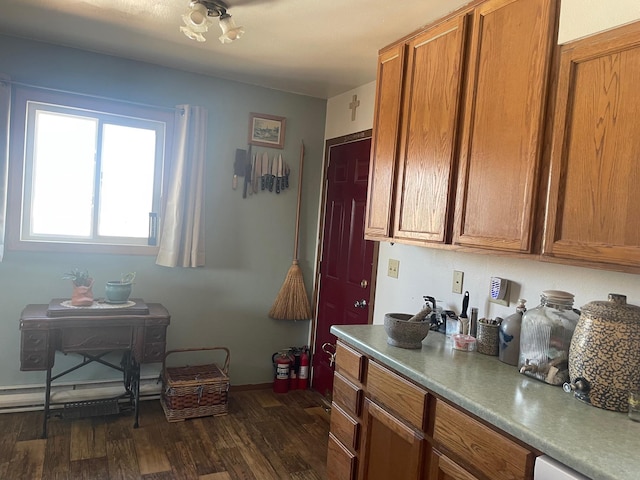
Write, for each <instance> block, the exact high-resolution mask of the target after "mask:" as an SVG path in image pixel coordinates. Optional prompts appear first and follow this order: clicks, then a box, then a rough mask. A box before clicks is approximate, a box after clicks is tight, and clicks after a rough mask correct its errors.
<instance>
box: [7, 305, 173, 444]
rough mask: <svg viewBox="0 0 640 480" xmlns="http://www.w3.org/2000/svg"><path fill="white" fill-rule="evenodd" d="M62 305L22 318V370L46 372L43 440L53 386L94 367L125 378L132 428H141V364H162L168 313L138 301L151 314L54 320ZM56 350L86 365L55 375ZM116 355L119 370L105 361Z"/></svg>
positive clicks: (34, 309)
mask: <svg viewBox="0 0 640 480" xmlns="http://www.w3.org/2000/svg"><path fill="white" fill-rule="evenodd" d="M58 300H59V299H55V300H52V303H51V304H49V305H45V304H33V305H27V306H26V307H25V309H24V310H23V311H22V315H21V317H20V330H21V336H22V339H21V344H20V370H24V371H33V370H37V371H41V370H46V372H47V380H46V391H45V403H44V421H43V425H42V438H46V437H47V421H48V419H49V416H50V397H51V382H53V381H54V380H56V379H58V378H60V377H62V376H64V375H66V374H68V373H71V372H72V371H75V370H77V369H78V368H81V367H84V366H85V365H88V364H89V363H93V362H97V363H100V364H102V365H105V366H107V367H109V368H113V369H116V370H119V371H121V372H122V373H123V382H124V387H125V391H126V393H125V396H128V397H129V400H130V402H131V404H132V406H133V409H134V412H135V421H134V425H133V426H134V428H137V427H138V412H139V398H140V364H142V363H154V362H162V360H163V358H164V353H165V344H166V330H167V326H168V325H169V321H170V318H171V317H170V315H169V312H167V310H166V309H165V308H164V307H163V306H162V305H160V304H159V303H149V304H144V303H143V302H142V300H140V299H138V300H136V299H133V300H136V302H137V303H136V307H138V306H139V305H142V306H145V305H146V307H147V308H148V313H147V310H146V309H144V310H143V311H141V310H140V309H138V308H133V309H129V310H125V309H123V310H122V311H117V310H116V309H114V310H105V311H104V313H102V312H100V313H98V314H96V313H94V312H90V314H87V313H85V312H82V311H80V310H73V309H69V314H66V313H65V312H64V311H63V312H60V311H57V310H56V311H55V313H54V314H55V316H51V315H52V311H51V309H50V307H51V305H56V304H59V302H58ZM56 302H58V303H56ZM56 350H57V351H59V352H63V353H76V354H79V355H81V356H82V361H81V362H80V363H79V364H77V365H76V366H74V367H72V368H69V369H67V370H65V371H64V372H60V373H57V374H56V375H52V370H53V366H54V363H55V352H56ZM112 351H123V356H122V361H121V363H120V365H115V364H112V363H110V362H108V361H107V360H105V359H103V357H104V356H105V355H107V354H108V353H110V352H112ZM116 402H117V399H116Z"/></svg>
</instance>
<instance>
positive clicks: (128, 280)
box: [120, 272, 136, 285]
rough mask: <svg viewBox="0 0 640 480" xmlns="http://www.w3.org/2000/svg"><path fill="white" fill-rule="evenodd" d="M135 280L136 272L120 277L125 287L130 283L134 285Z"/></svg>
mask: <svg viewBox="0 0 640 480" xmlns="http://www.w3.org/2000/svg"><path fill="white" fill-rule="evenodd" d="M135 279H136V272H129V273H123V274H122V275H121V276H120V283H121V284H123V285H128V284H130V283H133V281H134V280H135Z"/></svg>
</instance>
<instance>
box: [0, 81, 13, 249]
mask: <svg viewBox="0 0 640 480" xmlns="http://www.w3.org/2000/svg"><path fill="white" fill-rule="evenodd" d="M10 109H11V78H10V77H9V76H8V75H5V74H1V73H0V261H2V258H3V257H4V244H5V241H4V237H5V231H6V226H7V186H8V171H9V110H10Z"/></svg>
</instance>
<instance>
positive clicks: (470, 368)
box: [331, 325, 640, 480]
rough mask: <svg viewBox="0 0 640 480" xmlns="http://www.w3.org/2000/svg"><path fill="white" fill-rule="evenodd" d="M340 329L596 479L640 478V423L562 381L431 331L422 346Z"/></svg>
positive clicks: (337, 331) (370, 329) (347, 338)
mask: <svg viewBox="0 0 640 480" xmlns="http://www.w3.org/2000/svg"><path fill="white" fill-rule="evenodd" d="M331 333H333V334H334V335H336V336H337V337H338V338H339V339H341V340H343V341H344V342H345V343H348V344H350V345H352V346H354V347H355V348H357V349H358V350H360V351H361V352H363V353H366V354H367V355H369V356H371V357H372V358H374V359H376V360H378V361H380V362H381V363H383V364H385V365H387V366H388V367H390V368H391V369H393V370H395V371H397V372H399V373H401V374H403V375H405V376H406V377H407V378H410V379H412V380H414V381H415V382H416V383H418V384H419V385H422V386H423V387H425V388H427V389H428V390H431V391H432V392H434V393H436V394H438V395H440V396H442V397H444V398H445V399H447V400H450V401H451V402H453V403H455V404H456V405H458V406H460V407H462V408H463V409H465V410H467V411H469V412H471V413H473V414H475V415H477V416H478V417H480V418H482V419H484V420H485V421H487V422H489V423H491V424H493V425H495V426H496V427H498V428H499V429H501V430H503V431H505V432H507V433H509V434H511V435H513V436H514V437H516V438H518V439H520V440H522V441H523V442H525V443H527V444H529V445H530V446H532V447H534V448H535V449H537V450H540V451H541V452H543V453H545V454H547V455H549V456H551V457H553V458H555V459H556V460H558V461H559V462H562V463H564V464H565V465H567V466H569V467H571V468H573V469H574V470H576V471H578V472H580V473H582V474H583V475H586V476H588V477H590V478H592V479H594V480H601V479H602V480H638V479H639V478H640V423H636V422H632V421H631V420H629V418H628V416H627V414H626V413H620V412H610V411H607V410H602V409H600V408H596V407H592V406H591V405H587V404H585V403H583V402H581V401H579V400H576V399H575V398H574V397H573V395H572V394H568V393H565V392H564V391H563V390H562V387H559V386H553V385H548V384H546V383H544V382H541V381H538V380H535V379H533V378H530V377H527V376H525V375H522V374H520V373H518V370H517V367H515V366H511V365H507V364H505V363H502V362H500V361H499V360H498V357H491V356H487V355H483V354H480V353H477V352H463V351H459V350H454V349H452V348H451V341H450V340H446V338H445V336H444V335H443V334H441V333H438V332H429V335H427V338H425V339H424V340H423V342H422V349H420V350H417V349H416V350H407V349H403V348H397V347H392V346H390V345H388V344H387V335H386V333H385V331H384V326H382V325H340V326H333V327H331Z"/></svg>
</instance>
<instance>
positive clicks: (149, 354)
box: [142, 342, 166, 363]
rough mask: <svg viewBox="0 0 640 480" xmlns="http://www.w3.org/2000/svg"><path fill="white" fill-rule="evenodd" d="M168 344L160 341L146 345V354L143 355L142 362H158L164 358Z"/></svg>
mask: <svg viewBox="0 0 640 480" xmlns="http://www.w3.org/2000/svg"><path fill="white" fill-rule="evenodd" d="M165 348H166V344H165V343H164V342H160V343H147V344H146V345H145V346H144V354H143V355H142V363H156V362H162V360H164V352H165Z"/></svg>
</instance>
